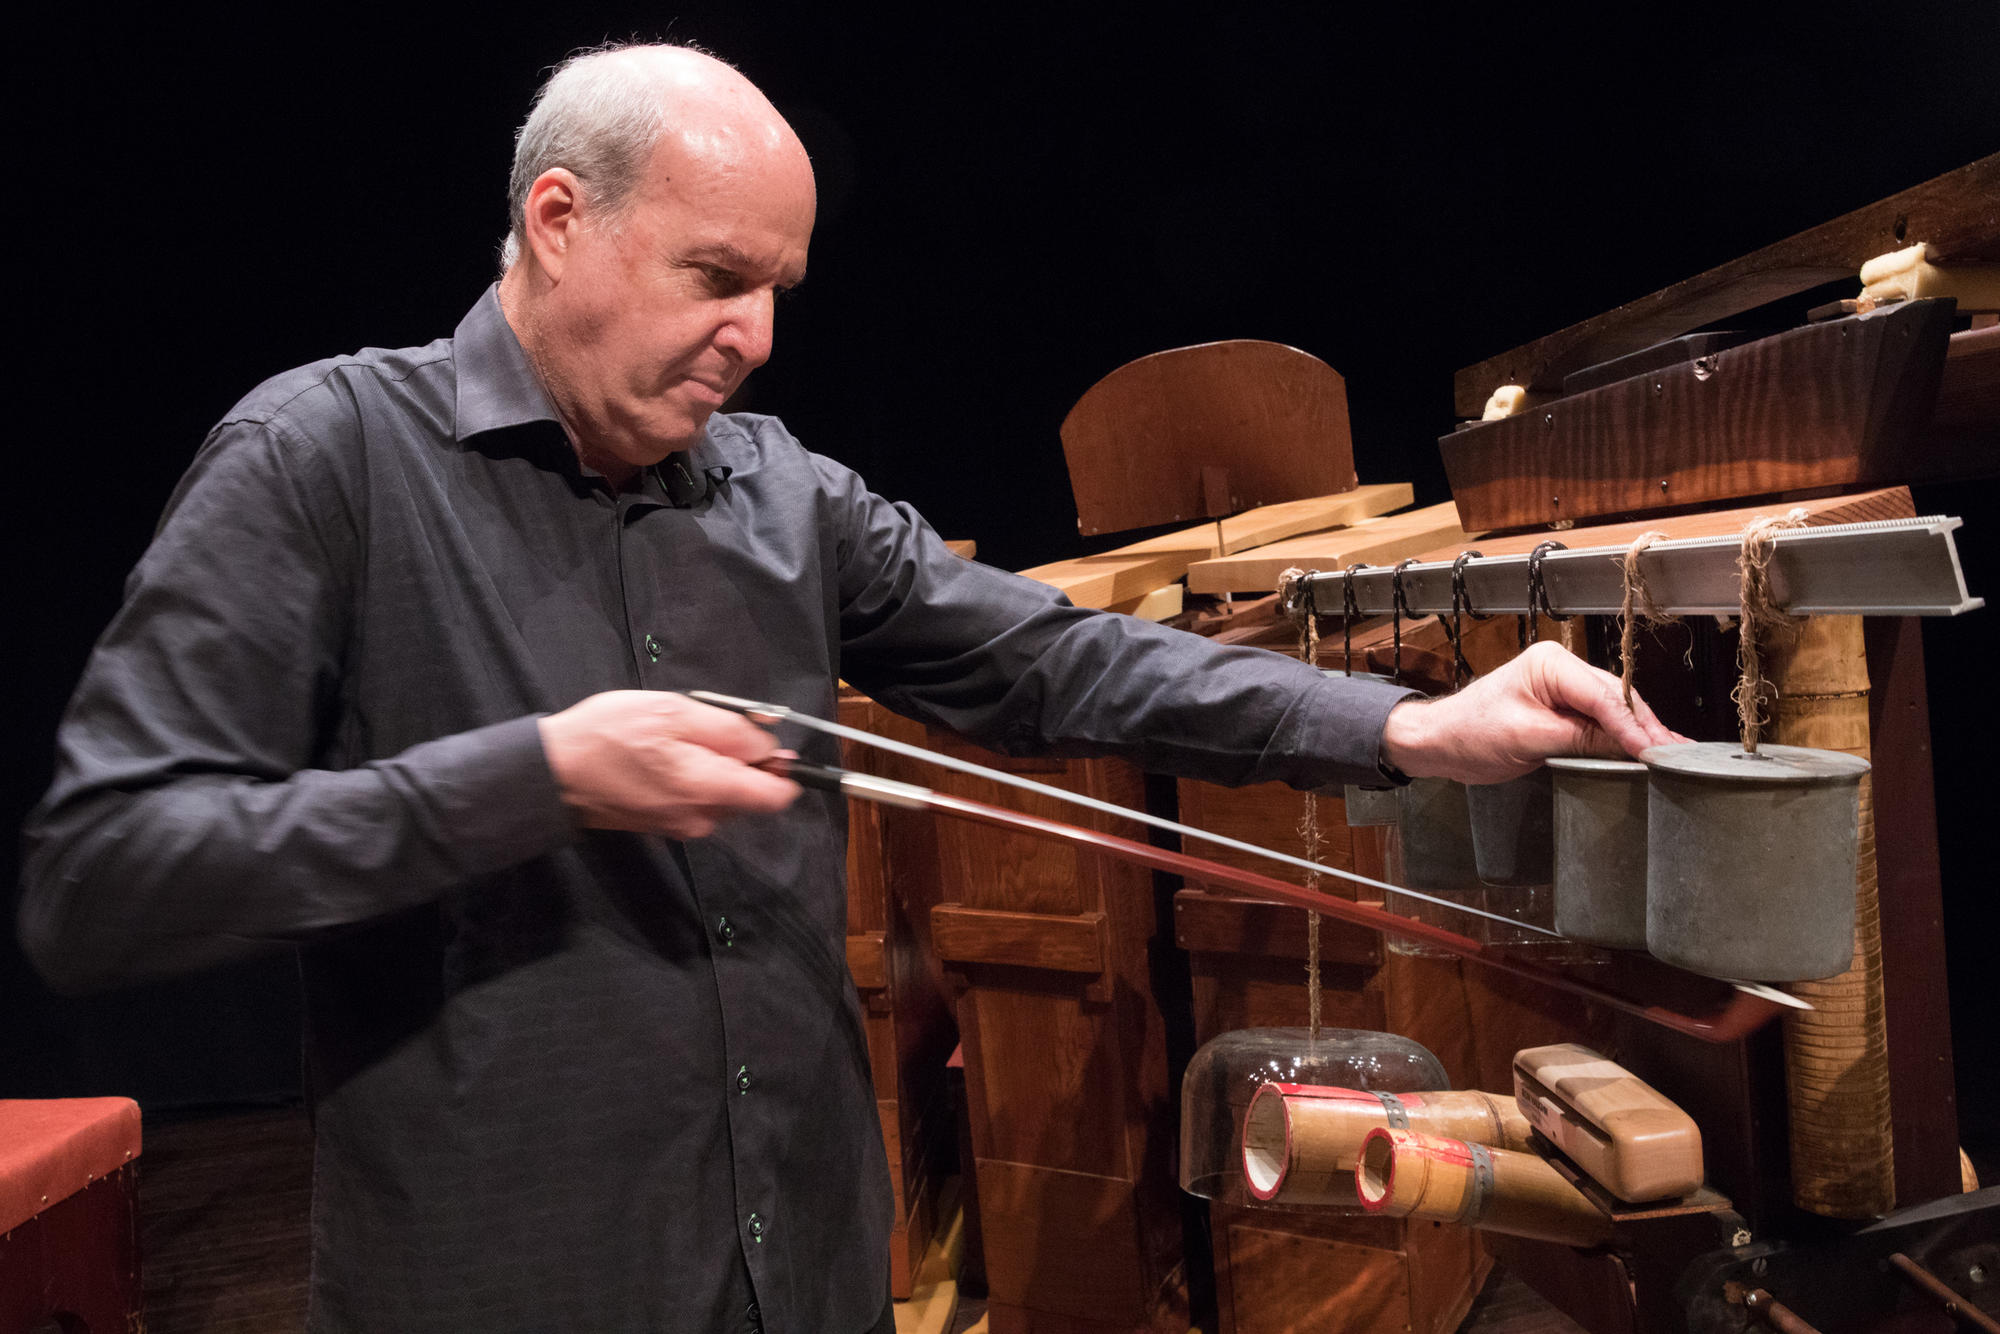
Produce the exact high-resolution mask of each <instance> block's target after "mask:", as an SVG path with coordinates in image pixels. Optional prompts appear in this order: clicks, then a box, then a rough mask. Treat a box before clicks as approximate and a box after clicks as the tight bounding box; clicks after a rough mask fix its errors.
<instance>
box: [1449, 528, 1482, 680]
mask: <svg viewBox="0 0 2000 1334" xmlns="http://www.w3.org/2000/svg"><path fill="white" fill-rule="evenodd" d="M1478 556H1479V553H1478V552H1477V551H1461V552H1459V553H1458V559H1457V560H1455V561H1453V562H1452V563H1451V620H1450V621H1449V622H1448V623H1446V625H1445V638H1447V639H1449V640H1450V641H1451V688H1452V689H1453V690H1458V689H1461V688H1463V687H1464V685H1465V683H1466V682H1467V681H1470V680H1471V679H1472V664H1471V663H1469V662H1467V661H1466V660H1465V620H1464V618H1465V617H1466V616H1468V615H1469V616H1471V617H1472V619H1473V620H1475V621H1484V620H1490V619H1492V618H1491V617H1487V616H1481V615H1480V614H1479V613H1478V612H1476V611H1474V610H1473V609H1472V598H1471V597H1470V596H1469V595H1468V594H1467V593H1466V591H1465V566H1466V562H1467V561H1471V560H1475V559H1477V558H1478Z"/></svg>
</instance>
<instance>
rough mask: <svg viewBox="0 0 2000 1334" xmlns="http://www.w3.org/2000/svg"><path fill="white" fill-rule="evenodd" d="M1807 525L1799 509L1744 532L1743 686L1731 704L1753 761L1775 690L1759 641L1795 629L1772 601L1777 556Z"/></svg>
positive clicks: (1739, 659) (1739, 642)
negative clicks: (1768, 695)
mask: <svg viewBox="0 0 2000 1334" xmlns="http://www.w3.org/2000/svg"><path fill="white" fill-rule="evenodd" d="M1805 522H1806V512H1805V510H1803V509H1795V510H1793V511H1791V512H1790V513H1789V514H1785V515H1782V516H1781V517H1779V518H1775V519H1767V518H1765V517H1764V516H1763V515H1761V514H1760V515H1758V516H1757V517H1756V518H1754V519H1752V520H1750V522H1749V523H1747V524H1745V525H1744V526H1743V546H1742V550H1740V551H1739V552H1738V553H1737V556H1736V572H1737V574H1738V576H1739V577H1740V578H1741V580H1742V585H1741V592H1740V594H1739V595H1738V596H1739V600H1740V606H1739V613H1740V614H1739V616H1738V620H1737V625H1738V633H1737V638H1736V667H1737V682H1736V687H1735V689H1733V690H1731V691H1730V692H1729V698H1730V699H1732V700H1733V701H1735V704H1736V721H1737V724H1738V726H1739V728H1740V729H1741V731H1742V738H1743V750H1744V752H1745V753H1746V754H1750V755H1755V754H1756V753H1757V741H1758V738H1759V736H1760V735H1761V734H1762V732H1763V730H1764V692H1765V690H1766V688H1767V686H1768V684H1769V683H1768V682H1767V681H1765V679H1764V668H1763V662H1762V660H1761V655H1760V654H1759V652H1758V643H1757V640H1758V637H1759V636H1760V635H1762V634H1763V633H1764V632H1765V631H1767V630H1774V629H1778V628H1781V627H1789V626H1790V625H1791V624H1792V618H1791V617H1790V616H1787V615H1786V614H1785V611H1784V609H1783V608H1782V607H1779V606H1778V605H1777V604H1776V603H1775V602H1773V601H1772V600H1771V554H1772V553H1773V552H1774V551H1776V550H1777V546H1778V543H1777V538H1778V534H1779V533H1781V532H1784V531H1785V530H1786V529H1788V528H1803V527H1804V526H1805Z"/></svg>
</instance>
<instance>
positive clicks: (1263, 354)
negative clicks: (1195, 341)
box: [1062, 339, 1355, 536]
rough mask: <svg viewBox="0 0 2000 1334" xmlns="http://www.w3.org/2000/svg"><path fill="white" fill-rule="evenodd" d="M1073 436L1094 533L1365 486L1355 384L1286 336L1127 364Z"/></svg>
mask: <svg viewBox="0 0 2000 1334" xmlns="http://www.w3.org/2000/svg"><path fill="white" fill-rule="evenodd" d="M1062 442H1063V454H1064V455H1065V456H1066V457H1067V459H1068V461H1069V479H1070V489H1071V491H1072V492H1074V493H1075V496H1076V513H1077V531H1079V532H1081V533H1083V534H1084V535H1085V536H1090V535H1091V534H1094V533H1115V532H1121V531H1123V530H1125V529H1127V528H1144V527H1149V526H1151V525H1155V524H1162V523H1180V522H1185V521H1187V520H1191V519H1199V518H1204V517H1206V518H1221V517H1222V516H1223V515H1225V514H1234V513H1239V512H1241V511H1243V510H1246V509H1253V508H1255V507H1257V506H1259V505H1272V504H1277V503H1279V502H1282V501H1288V500H1301V499H1304V498H1305V497H1307V496H1323V495H1328V494H1330V493H1332V492H1335V491H1351V490H1353V489H1354V485H1355V476H1354V444H1353V440H1352V438H1351V437H1350V435H1349V431H1348V424H1347V384H1346V381H1344V380H1343V379H1341V377H1340V373H1339V372H1338V371H1335V370H1334V369H1333V368H1332V367H1331V366H1328V365H1327V364H1326V363H1325V362H1323V361H1321V360H1320V359H1319V358H1318V357H1315V356H1312V355H1311V354H1309V353H1305V352H1301V351H1299V350H1298V349H1297V348H1292V347H1286V346H1284V345H1283V344H1281V343H1266V342H1258V341H1254V340H1248V339H1244V340H1236V341H1230V342H1220V343H1202V344H1199V345H1197V346H1194V347H1182V348H1174V349H1171V350H1169V351H1166V352H1156V353H1154V354H1152V355H1151V356H1147V357H1141V358H1139V359H1138V360H1137V361H1132V362H1128V363H1126V364H1125V365H1123V366H1120V367H1119V368H1118V369H1117V370H1115V371H1113V372H1111V373H1110V374H1109V375H1107V376H1105V377H1104V378H1103V379H1102V380H1099V381H1098V382H1097V383H1096V384H1094V385H1092V386H1091V387H1090V388H1089V389H1088V390H1087V391H1085V393H1084V395H1083V397H1082V398H1080V399H1078V400H1077V402H1076V406H1075V407H1073V408H1071V409H1070V412H1069V415H1068V416H1067V417H1065V418H1064V419H1063V424H1062ZM1204 474H1206V475H1204Z"/></svg>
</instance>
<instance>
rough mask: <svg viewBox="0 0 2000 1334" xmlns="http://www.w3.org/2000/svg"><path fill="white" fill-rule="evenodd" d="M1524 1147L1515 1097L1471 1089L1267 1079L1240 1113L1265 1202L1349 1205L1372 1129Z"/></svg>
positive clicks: (1247, 1166) (1247, 1174)
mask: <svg viewBox="0 0 2000 1334" xmlns="http://www.w3.org/2000/svg"><path fill="white" fill-rule="evenodd" d="M1392 1126H1393V1127H1396V1128H1399V1129H1410V1130H1420V1131H1423V1132H1424V1133H1426V1134H1430V1135H1442V1136H1445V1137H1447V1138H1450V1139H1463V1140H1471V1141H1472V1142H1473V1143H1475V1144H1489V1145H1495V1146H1498V1147H1502V1148H1508V1149H1525V1148H1527V1147H1528V1140H1529V1137H1530V1136H1531V1135H1532V1134H1533V1133H1534V1130H1533V1128H1532V1127H1531V1126H1529V1124H1528V1118H1526V1117H1525V1116H1522V1115H1521V1112H1520V1109H1519V1108H1518V1107H1516V1106H1515V1105H1514V1100H1513V1099H1512V1098H1510V1097H1507V1096H1505V1095H1504V1094H1498V1093H1478V1092H1474V1091H1469V1090H1467V1091H1447V1092H1440V1093H1370V1092H1366V1091H1364V1090H1362V1089H1345V1088H1331V1087H1328V1086H1326V1085H1321V1084H1265V1085H1264V1086H1262V1087H1261V1088H1259V1089H1258V1090H1257V1092H1256V1095H1255V1096H1254V1097H1252V1098H1251V1099H1250V1109H1249V1111H1248V1112H1246V1113H1245V1114H1244V1117H1243V1179H1244V1182H1245V1184H1246V1185H1247V1186H1248V1188H1249V1191H1250V1194H1251V1195H1252V1197H1254V1198H1256V1199H1259V1200H1262V1201H1264V1202H1265V1203H1267V1204H1286V1205H1343V1204H1344V1205H1348V1206H1354V1205H1358V1204H1359V1203H1360V1201H1359V1200H1357V1199H1356V1198H1355V1195H1354V1164H1355V1160H1356V1159H1357V1158H1359V1156H1360V1154H1361V1141H1362V1140H1364V1139H1366V1138H1367V1137H1368V1132H1369V1131H1371V1130H1374V1129H1376V1128H1377V1127H1392Z"/></svg>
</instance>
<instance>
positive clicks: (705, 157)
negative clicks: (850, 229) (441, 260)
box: [537, 134, 814, 472]
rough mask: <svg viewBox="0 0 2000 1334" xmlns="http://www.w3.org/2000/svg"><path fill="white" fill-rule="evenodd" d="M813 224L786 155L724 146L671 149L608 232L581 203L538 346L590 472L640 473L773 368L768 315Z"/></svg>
mask: <svg viewBox="0 0 2000 1334" xmlns="http://www.w3.org/2000/svg"><path fill="white" fill-rule="evenodd" d="M813 210H814V200H813V182H812V171H811V168H810V167H809V166H808V165H807V164H806V161H805V157H804V154H803V153H802V152H798V151H796V141H790V142H789V143H788V144H776V145H774V144H772V143H771V142H769V141H765V142H760V143H747V144H746V143H744V142H742V141H741V140H740V139H738V138H736V137H735V136H729V135H719V136H704V137H703V138H702V139H700V140H698V141H694V142H689V141H688V140H687V139H684V138H680V137H676V136H674V135H671V134H670V135H669V136H667V139H666V140H665V141H663V142H662V143H661V145H660V146H659V148H658V149H657V150H656V152H655V153H654V155H653V159H652V161H651V163H650V164H649V165H648V167H647V169H646V171H645V173H644V176H643V178H642V181H641V183H640V185H639V186H638V188H637V189H635V190H634V191H633V193H632V195H631V196H630V197H628V198H627V200H626V201H625V204H624V207H623V208H621V209H620V210H619V211H618V212H617V213H616V214H614V215H612V216H610V217H608V218H607V217H605V216H603V215H602V214H597V215H593V214H592V213H591V211H590V209H589V203H588V197H587V195H586V196H585V199H584V203H583V208H582V210H581V216H580V221H579V222H578V224H577V225H576V226H574V227H573V228H572V229H571V230H570V232H569V240H568V245H567V250H566V253H565V254H564V256H563V261H562V268H561V272H560V275H559V277H558V280H557V282H556V283H555V286H554V288H553V289H552V290H551V292H550V293H549V300H548V302H547V304H546V307H545V312H544V313H545V317H546V318H545V319H544V320H543V321H542V322H541V328H540V337H539V338H538V339H537V342H538V343H539V344H540V349H539V350H540V354H541V355H540V356H539V358H538V362H539V364H540V366H541V369H542V373H543V375H544V376H545V378H546V379H547V380H548V381H549V390H550V392H551V394H552V395H553V397H554V398H555V400H556V403H557V406H558V408H559V409H560V410H561V412H562V414H563V417H564V419H565V421H566V423H567V425H568V426H569V428H570V430H571V432H572V433H573V434H574V435H575V436H576V438H577V443H578V446H579V449H580V451H581V453H582V455H583V458H584V461H585V462H586V463H590V464H592V465H593V466H597V467H598V468H599V469H600V470H601V471H606V472H617V471H623V470H625V469H627V468H632V467H644V466H647V465H650V464H653V463H657V462H658V461H659V460H660V459H662V458H664V457H666V456H667V455H668V454H670V453H672V452H673V451H674V450H676V449H683V448H686V447H687V446H688V445H690V444H692V443H693V442H694V441H695V440H696V439H697V438H698V437H699V436H700V435H701V431H702V427H703V426H704V425H705V424H706V423H707V421H708V418H709V414H711V413H713V412H714V411H715V410H716V409H717V408H719V407H720V406H722V402H723V400H724V399H726V398H728V397H729V395H730V394H731V393H733V392H735V390H736V387H737V386H738V385H739V384H741V383H742V382H743V379H744V377H746V376H747V375H749V374H750V372H751V371H753V370H755V369H757V367H759V366H761V365H763V364H764V362H765V361H766V360H767V359H768V358H769V357H770V355H771V336H772V328H771V326H772V305H773V303H774V302H775V301H776V299H777V295H778V293H779V292H782V291H784V290H785V289H787V288H789V287H791V286H792V285H793V284H795V283H797V282H798V281H799V280H800V279H801V278H803V277H804V276H805V267H806V245H807V242H808V241H809V240H810V239H811V236H812V225H813ZM620 465H624V466H623V468H621V466H620Z"/></svg>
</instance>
